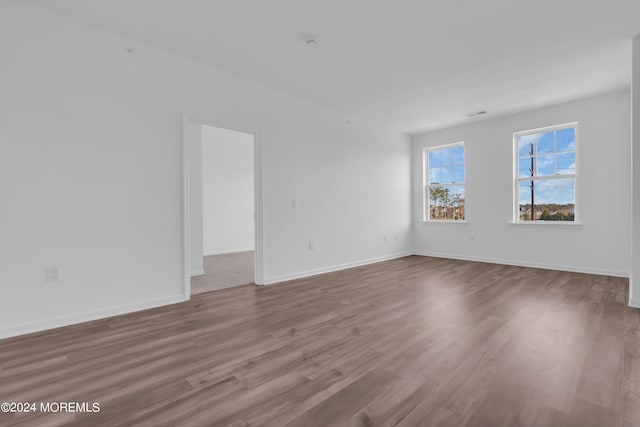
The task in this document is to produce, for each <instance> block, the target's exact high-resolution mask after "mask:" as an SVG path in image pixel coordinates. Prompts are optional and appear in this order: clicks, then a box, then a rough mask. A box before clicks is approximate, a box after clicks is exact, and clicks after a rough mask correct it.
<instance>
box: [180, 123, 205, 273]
mask: <svg viewBox="0 0 640 427" xmlns="http://www.w3.org/2000/svg"><path fill="white" fill-rule="evenodd" d="M183 126H184V129H183V130H184V132H185V135H184V138H185V141H184V144H185V147H186V151H187V152H186V155H187V157H188V158H189V159H201V158H202V125H201V124H200V123H193V122H190V121H189V120H188V119H187V118H186V117H185V122H184V123H183ZM188 169H189V177H188V193H189V201H188V205H189V265H190V276H199V275H202V274H204V258H203V256H204V235H203V233H202V227H203V221H204V219H203V200H202V184H203V183H202V162H201V161H191V162H189V167H188Z"/></svg>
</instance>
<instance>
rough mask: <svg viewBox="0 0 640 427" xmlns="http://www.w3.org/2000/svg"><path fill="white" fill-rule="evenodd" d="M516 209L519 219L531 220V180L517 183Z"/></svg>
mask: <svg viewBox="0 0 640 427" xmlns="http://www.w3.org/2000/svg"><path fill="white" fill-rule="evenodd" d="M518 209H519V211H520V212H519V217H520V221H531V181H520V183H519V184H518Z"/></svg>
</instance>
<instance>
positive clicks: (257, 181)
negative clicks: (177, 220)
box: [182, 113, 264, 301]
mask: <svg viewBox="0 0 640 427" xmlns="http://www.w3.org/2000/svg"><path fill="white" fill-rule="evenodd" d="M192 124H195V125H204V126H212V127H217V128H222V129H228V130H233V131H237V132H242V133H247V134H250V135H253V195H254V196H253V199H254V200H253V210H254V242H255V252H254V273H255V277H254V282H255V284H256V285H263V284H264V231H263V224H264V223H263V191H264V188H263V176H262V170H263V169H262V141H261V138H260V134H259V133H258V132H255V131H249V130H244V129H236V128H234V127H230V126H224V125H219V124H213V123H211V122H210V121H208V120H201V119H200V118H196V117H193V116H190V115H187V114H184V113H183V114H182V273H183V277H182V280H183V294H184V299H185V301H186V300H189V299H190V298H191V249H190V248H191V246H190V244H191V215H190V214H191V202H192V201H191V197H190V195H189V189H190V185H189V180H190V179H189V175H190V171H191V167H190V164H191V163H192V162H194V161H200V162H202V157H200V158H199V159H191V158H190V157H191V156H190V150H189V146H190V144H191V143H192V142H191V141H190V140H189V126H190V125H192ZM200 156H202V151H201V150H200ZM200 178H201V179H202V176H201V177H200Z"/></svg>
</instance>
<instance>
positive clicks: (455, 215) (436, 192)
mask: <svg viewBox="0 0 640 427" xmlns="http://www.w3.org/2000/svg"><path fill="white" fill-rule="evenodd" d="M427 191H428V196H429V207H428V209H429V219H432V220H452V221H461V220H463V219H464V210H465V207H464V187H463V186H440V185H438V186H433V187H429V188H428V189H427Z"/></svg>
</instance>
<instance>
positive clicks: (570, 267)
mask: <svg viewBox="0 0 640 427" xmlns="http://www.w3.org/2000/svg"><path fill="white" fill-rule="evenodd" d="M414 255H420V256H430V257H435V258H451V259H459V260H463V261H478V262H488V263H491V264H505V265H515V266H518V267H531V268H542V269H545V270H560V271H571V272H574V273H586V274H599V275H602V276H614V277H625V278H628V277H629V272H628V271H618V270H608V269H604V268H591V267H582V266H574V265H560V264H545V263H539V262H528V261H517V260H509V259H497V258H484V257H476V256H467V255H456V254H446V253H440V252H428V251H415V252H414Z"/></svg>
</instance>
